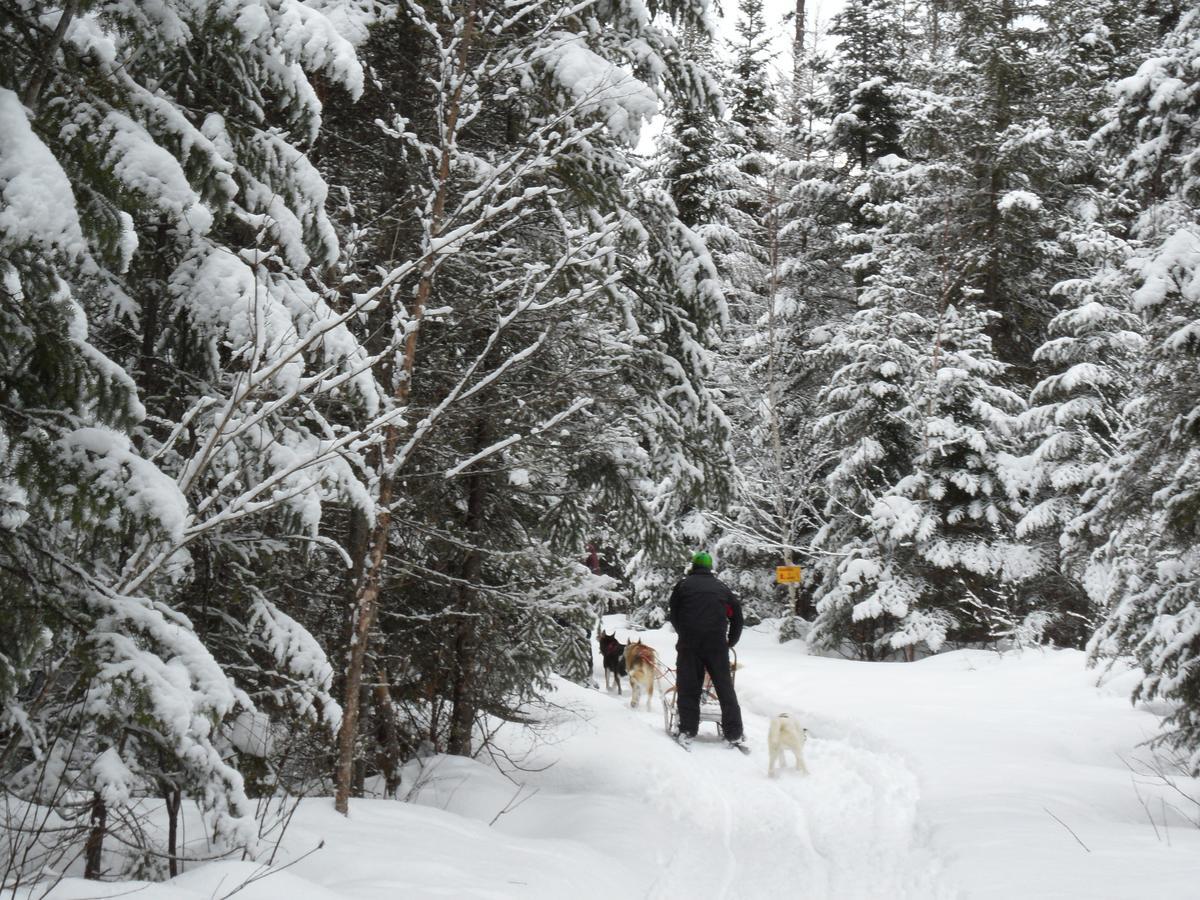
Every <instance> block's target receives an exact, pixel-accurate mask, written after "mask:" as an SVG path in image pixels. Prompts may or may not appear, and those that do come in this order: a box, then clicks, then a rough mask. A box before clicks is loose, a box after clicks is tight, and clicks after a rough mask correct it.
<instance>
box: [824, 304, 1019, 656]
mask: <svg viewBox="0 0 1200 900" xmlns="http://www.w3.org/2000/svg"><path fill="white" fill-rule="evenodd" d="M885 291H886V289H882V290H880V291H878V292H876V291H875V290H873V289H872V290H868V292H867V295H866V297H865V298H864V299H865V302H866V303H867V304H871V305H868V306H867V307H866V308H865V309H864V310H863V311H862V312H860V313H859V314H858V315H857V316H856V317H855V319H854V321H853V322H852V324H851V325H850V326H848V328H847V329H846V330H845V331H844V332H843V333H841V334H839V335H838V336H837V337H836V338H835V339H834V340H833V341H831V342H830V344H829V345H828V346H827V347H825V348H823V349H822V351H821V352H822V353H825V354H830V355H834V356H835V357H837V358H839V359H841V360H843V361H844V362H845V365H844V366H843V368H842V369H840V370H839V371H838V372H837V373H836V375H835V377H834V380H833V382H832V383H831V385H830V386H829V388H828V389H827V391H826V392H825V395H824V397H823V399H824V401H825V403H826V404H827V405H828V406H829V407H832V409H831V410H830V411H829V412H828V413H826V415H825V416H824V417H823V418H822V419H821V420H820V421H819V423H818V428H819V429H820V430H821V431H823V432H825V433H826V434H827V435H828V438H829V439H830V441H831V442H832V443H834V444H835V445H838V446H840V447H842V448H843V450H842V453H841V457H840V462H839V463H838V465H837V466H836V467H835V469H834V470H833V472H832V473H831V474H830V476H829V479H828V488H829V506H828V507H827V509H826V514H827V517H828V524H827V525H825V527H824V528H823V529H822V531H821V532H820V534H819V535H818V537H817V540H816V541H815V544H816V546H817V550H818V552H819V553H820V554H821V557H820V560H821V561H820V562H819V563H818V566H819V570H820V571H819V575H818V578H819V581H818V583H819V587H818V590H817V608H818V617H817V620H816V622H815V624H814V627H813V632H812V639H813V640H814V641H815V642H816V643H818V644H819V645H823V646H828V647H838V646H840V645H841V644H842V642H843V641H845V640H847V639H849V640H850V641H852V642H853V643H854V644H856V645H857V647H858V651H859V652H861V653H862V654H863V655H865V656H867V658H877V657H878V656H880V655H886V654H888V653H890V652H892V651H894V650H905V652H906V653H907V654H908V655H909V656H910V657H911V654H912V652H913V651H914V650H915V649H916V648H917V647H918V646H920V645H924V647H925V648H927V649H928V650H930V651H934V652H936V651H937V650H938V649H939V648H940V647H941V646H942V645H943V644H945V643H946V642H947V641H981V640H987V639H989V638H991V637H994V636H995V635H996V634H997V633H998V632H999V631H1001V630H1002V629H1003V628H1004V627H1006V626H1008V625H1010V624H1011V619H1012V611H1011V609H1010V598H1011V594H1012V585H1013V584H1015V583H1016V582H1018V581H1020V580H1021V579H1023V578H1026V577H1029V575H1031V574H1032V572H1033V571H1034V568H1033V560H1031V559H1030V558H1029V554H1028V553H1027V552H1026V551H1025V550H1024V548H1022V547H1021V546H1020V544H1019V543H1018V542H1017V541H1015V540H1014V539H1013V537H1012V526H1013V522H1014V519H1015V517H1016V515H1017V514H1018V512H1019V507H1018V506H1017V505H1016V503H1015V502H1014V499H1013V495H1014V494H1015V486H1013V485H1011V484H1010V483H1009V480H1008V478H1007V468H1006V461H1005V458H1006V455H1007V449H1006V444H1007V442H1006V440H1005V437H1006V434H1007V432H1008V429H1009V419H1010V416H1011V414H1012V413H1013V412H1014V411H1015V410H1017V409H1018V408H1019V407H1020V406H1021V403H1020V399H1019V397H1018V396H1017V395H1015V394H1013V393H1012V392H1011V391H1009V390H1007V389H1005V388H1003V387H1000V386H999V385H998V384H997V382H998V381H999V380H1000V377H1001V375H1002V373H1003V369H1004V366H1003V364H1002V363H1000V362H999V361H997V360H996V359H995V357H994V356H993V355H992V353H991V347H990V342H989V340H988V338H987V337H986V335H985V334H984V327H985V324H986V323H985V319H986V317H985V316H984V315H983V314H982V313H980V312H978V311H975V310H973V309H972V308H971V307H969V306H967V307H964V309H963V310H962V311H961V312H960V311H959V310H957V309H956V308H955V307H954V306H952V305H951V306H948V307H947V308H946V309H945V310H944V311H943V312H942V313H941V314H940V316H939V317H938V318H936V319H935V318H933V317H927V316H922V315H920V314H919V313H917V312H914V311H912V310H906V309H904V308H903V307H901V306H899V305H898V304H896V303H895V299H894V298H890V299H891V302H889V300H888V299H887V298H885V297H884V296H882V295H883V294H884V293H885ZM873 295H874V296H873Z"/></svg>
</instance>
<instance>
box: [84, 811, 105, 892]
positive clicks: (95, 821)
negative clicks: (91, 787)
mask: <svg viewBox="0 0 1200 900" xmlns="http://www.w3.org/2000/svg"><path fill="white" fill-rule="evenodd" d="M107 829H108V807H107V806H105V804H104V798H103V797H101V796H100V792H99V791H96V792H95V794H93V795H92V813H91V827H90V829H89V830H88V836H87V842H86V843H85V844H84V845H83V856H84V869H83V877H84V878H86V879H88V880H90V881H95V880H96V879H98V878H99V877H100V872H101V863H102V862H103V857H104V832H105V831H106V830H107Z"/></svg>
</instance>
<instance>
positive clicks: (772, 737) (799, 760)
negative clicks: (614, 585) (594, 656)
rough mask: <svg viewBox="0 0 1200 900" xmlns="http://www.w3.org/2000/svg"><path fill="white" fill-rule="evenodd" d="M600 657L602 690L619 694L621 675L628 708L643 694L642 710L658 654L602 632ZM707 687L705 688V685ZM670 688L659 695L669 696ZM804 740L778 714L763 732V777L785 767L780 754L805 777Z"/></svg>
mask: <svg viewBox="0 0 1200 900" xmlns="http://www.w3.org/2000/svg"><path fill="white" fill-rule="evenodd" d="M598 641H599V644H600V656H601V658H602V659H603V661H604V687H605V689H606V690H612V684H613V683H615V684H616V687H617V693H618V694H620V693H621V676H622V675H624V676H627V677H628V678H629V690H630V694H631V695H632V697H631V699H630V701H629V705H630V706H631V707H632V708H633V709H637V708H638V701H639V700H640V698H641V695H642V694H645V695H646V708H647V709H649V708H650V701H651V700H652V699H653V698H654V683H655V681H657V678H658V655H657V654H656V653H655V652H654V648H653V647H651V646H649V645H648V644H643V643H642V642H641V641H640V640H637V641H631V642H630V643H628V644H622V643H621V642H620V641H618V640H617V636H616V633H615V632H614V633H613V634H605V633H604V631H603V629H601V630H600V633H599V635H598ZM706 687H707V686H706ZM671 690H673V688H669V689H668V690H667V691H663V692H661V693H662V694H666V693H669V692H670V691H671ZM659 702H660V703H666V702H667V700H666V697H665V696H660V698H659ZM807 740H808V729H807V728H804V727H802V726H801V725H800V723H799V722H797V721H796V720H795V719H793V718H792V717H791V716H789V715H788V714H787V713H780V714H779V715H777V716H775V718H773V719H772V720H771V725H770V728H769V729H768V730H767V756H768V763H767V774H768V775H769V776H772V777H774V775H775V770H776V769H777V768H780V769H782V768H784V767H785V766H786V764H787V760H786V757H785V756H784V752H785V751H787V752H790V753H791V754H792V760H793V767H794V768H795V769H796V771H797V772H799V773H800V774H802V775H807V774H808V768H807V767H806V766H805V765H804V744H805V742H806V741H807Z"/></svg>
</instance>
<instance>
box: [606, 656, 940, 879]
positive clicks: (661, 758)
mask: <svg viewBox="0 0 1200 900" xmlns="http://www.w3.org/2000/svg"><path fill="white" fill-rule="evenodd" d="M747 681H750V679H749V678H747ZM747 688H748V689H747V690H746V691H745V692H744V694H745V696H744V698H743V714H744V717H745V720H746V730H747V734H748V735H749V736H750V739H751V741H752V742H753V743H752V752H751V754H750V755H749V756H743V755H742V754H740V753H734V752H733V751H732V750H730V749H728V748H727V747H726V746H725V745H724V744H723V743H722V742H720V741H719V740H718V739H717V738H716V735H715V733H714V732H713V730H712V729H711V727H710V726H705V725H702V726H701V735H700V736H699V737H698V738H697V740H696V742H695V743H694V745H693V748H692V752H691V753H685V752H683V751H681V750H680V748H679V747H677V746H675V745H674V744H673V743H672V742H671V741H670V740H669V738H668V737H667V736H666V735H665V734H663V732H662V718H661V716H660V715H658V714H657V709H655V711H654V712H652V713H646V712H645V711H644V710H643V711H641V712H637V713H631V718H632V720H633V721H632V722H630V724H631V725H632V724H635V723H636V724H637V725H640V726H642V727H644V728H647V729H655V730H657V731H658V733H659V735H660V736H661V741H660V742H659V744H656V745H655V746H656V747H658V750H657V751H656V752H655V753H654V756H653V759H652V760H648V763H649V765H650V766H651V767H652V769H653V784H654V789H653V791H652V796H651V797H649V798H648V800H649V801H650V802H652V803H653V804H654V805H656V806H657V807H659V808H660V809H661V810H662V811H663V812H664V813H666V814H667V816H668V817H669V819H670V820H671V821H672V822H673V823H674V828H673V833H671V834H666V835H648V836H647V837H648V839H650V840H654V841H657V842H658V843H659V844H660V845H661V847H662V852H661V855H660V860H661V865H662V871H661V875H660V877H659V878H658V879H656V881H655V884H654V886H653V888H652V889H651V890H650V891H649V893H648V894H647V896H649V897H653V898H659V900H667V898H672V897H679V896H689V895H690V896H703V897H719V898H722V900H751V898H760V897H767V896H803V897H804V898H806V900H821V898H828V900H858V898H862V900H871V898H881V900H882V898H887V900H896V898H912V900H941V898H951V897H958V896H960V894H959V892H958V891H957V890H956V889H954V888H953V886H951V885H950V884H949V883H948V881H947V879H946V878H945V876H944V874H943V867H942V865H941V862H940V860H939V859H938V858H937V856H936V855H935V854H934V853H933V852H932V850H931V848H930V847H929V845H928V842H927V839H926V835H925V834H924V832H923V829H922V827H921V824H920V822H919V819H918V800H919V788H918V784H917V780H916V777H915V776H914V775H913V773H912V772H911V771H910V770H909V768H908V766H907V765H906V763H905V762H904V760H903V759H902V758H901V757H899V756H898V755H895V754H892V753H888V752H886V751H881V750H879V749H878V748H875V747H868V746H862V744H864V743H865V744H868V745H870V743H871V742H870V740H869V739H866V740H864V741H859V740H856V739H855V737H854V736H853V735H849V734H847V733H846V732H845V730H844V728H842V727H841V726H840V723H837V722H819V723H818V722H813V721H809V722H808V723H806V724H807V725H808V727H809V729H810V740H809V743H808V747H807V749H806V758H807V761H808V765H809V768H810V770H811V772H812V774H811V775H809V776H808V777H804V776H800V775H798V774H796V773H795V772H793V771H791V770H787V771H785V772H783V773H782V774H780V775H779V776H777V777H776V778H774V779H772V778H768V777H767V772H766V768H767V750H766V733H767V724H768V721H769V718H768V716H766V715H764V714H763V713H762V710H763V709H764V707H766V706H768V703H765V702H763V700H762V698H761V697H760V696H759V695H758V692H757V691H756V690H755V689H754V688H753V687H751V686H750V685H747ZM614 699H615V698H614ZM706 729H707V730H706ZM714 889H715V890H714Z"/></svg>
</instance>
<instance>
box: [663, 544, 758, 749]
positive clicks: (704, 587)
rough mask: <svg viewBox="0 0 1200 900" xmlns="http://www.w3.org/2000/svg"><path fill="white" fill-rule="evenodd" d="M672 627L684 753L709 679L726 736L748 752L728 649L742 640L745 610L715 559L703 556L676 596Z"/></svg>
mask: <svg viewBox="0 0 1200 900" xmlns="http://www.w3.org/2000/svg"><path fill="white" fill-rule="evenodd" d="M670 621H671V625H672V626H673V627H674V628H675V633H676V634H677V635H679V640H678V642H676V644H675V650H676V652H677V654H678V655H677V656H676V658H675V690H676V697H677V701H678V703H679V734H678V735H676V740H678V741H679V743H681V744H683V745H684V746H685V747H687V746H690V744H691V742H692V738H694V737H695V736H696V731H697V729H699V727H700V690H701V688H702V686H703V684H704V673H705V672H707V673H708V677H709V678H711V679H712V684H713V688H714V689H715V690H716V692H717V699H718V700H719V701H720V702H721V730H722V732H723V733H724V735H725V740H726V741H728V742H729V743H730V744H732V745H734V746H736V747H738V748H740V749H743V750H744V749H745V737H744V735H743V733H742V710H741V707H739V706H738V701H737V694H736V693H735V692H734V690H733V674H732V672H731V671H730V668H729V648H730V647H733V646H734V645H735V644H737V642H738V639H739V638H741V636H742V625H743V619H742V604H741V603H740V602H739V601H738V599H737V597H735V596H734V595H733V591H731V590H730V589H729V588H728V587H726V586H725V585H724V584H722V583H721V581H720V580H718V579H717V577H716V576H715V575H713V573H712V557H711V556H710V555H709V554H708V553H706V552H705V551H703V550H701V551H700V552H699V553H697V554H695V555H694V556H693V557H692V571H691V572H689V573H688V574H687V576H686V577H685V578H684V579H683V580H682V581H680V582H679V583H678V584H677V585H675V589H674V590H673V591H671V607H670Z"/></svg>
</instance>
